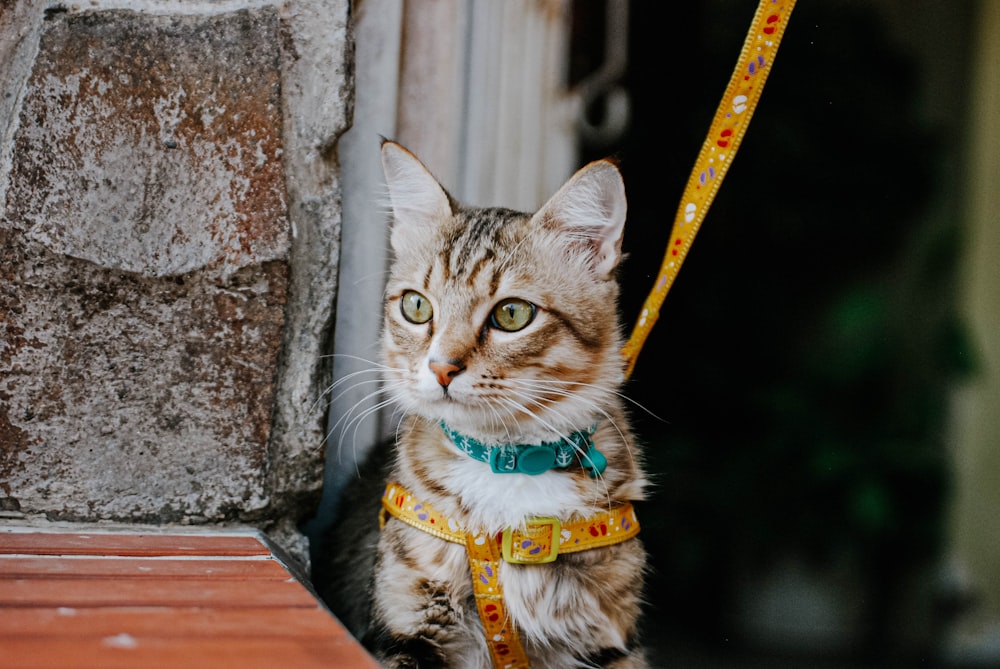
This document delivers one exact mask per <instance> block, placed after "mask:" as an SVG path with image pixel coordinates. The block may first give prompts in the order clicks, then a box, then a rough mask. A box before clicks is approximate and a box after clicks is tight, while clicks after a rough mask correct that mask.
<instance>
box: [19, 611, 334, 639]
mask: <svg viewBox="0 0 1000 669" xmlns="http://www.w3.org/2000/svg"><path fill="white" fill-rule="evenodd" d="M118 634H129V635H131V636H135V637H150V638H164V639H175V638H183V637H223V636H229V637H267V636H281V637H288V638H291V637H296V638H302V637H338V636H344V637H346V636H347V634H348V632H347V630H346V629H344V627H343V625H341V624H340V622H339V621H338V620H337V619H336V618H334V617H333V616H332V615H331V614H330V613H329V612H328V611H326V610H325V609H321V608H319V607H318V606H317V607H316V608H313V609H307V608H295V609H288V608H274V607H271V608H246V609H220V608H168V607H148V608H140V607H123V608H78V609H73V608H67V607H58V608H56V607H45V608H8V609H0V649H2V648H3V647H4V646H5V644H6V642H7V640H8V639H10V638H14V639H24V638H27V637H29V636H30V637H47V638H57V637H58V638H64V637H85V636H90V637H96V638H103V637H111V636H115V635H118ZM43 643H44V642H43Z"/></svg>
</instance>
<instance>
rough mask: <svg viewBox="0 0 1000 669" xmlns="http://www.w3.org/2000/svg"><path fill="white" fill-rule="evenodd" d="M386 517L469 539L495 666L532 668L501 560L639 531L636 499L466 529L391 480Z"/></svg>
mask: <svg viewBox="0 0 1000 669" xmlns="http://www.w3.org/2000/svg"><path fill="white" fill-rule="evenodd" d="M382 509H383V513H382V515H381V522H382V523H383V524H384V523H385V521H386V514H390V515H392V516H393V517H395V518H398V519H399V520H401V521H403V522H404V523H406V524H407V525H411V526H412V527H415V528H417V529H419V530H422V531H424V532H427V533H428V534H431V535H433V536H435V537H437V538H439V539H444V540H445V541H450V542H452V543H456V544H461V545H464V546H465V548H466V551H467V552H468V556H469V569H470V572H471V575H472V589H473V592H474V594H475V598H476V608H477V609H478V611H479V619H480V620H481V621H482V623H483V630H484V632H485V636H486V643H487V645H488V646H489V649H490V655H491V656H492V658H493V666H494V667H497V668H498V669H499V668H501V667H502V668H503V669H527V668H528V666H529V665H528V657H527V654H526V653H525V651H524V646H523V645H522V644H521V639H520V637H519V635H518V633H517V628H516V627H515V626H514V623H513V621H512V620H511V619H510V616H509V615H508V613H507V609H506V606H505V605H504V600H503V587H502V586H501V584H500V579H499V575H500V570H501V569H503V566H502V564H501V563H503V562H507V563H509V564H519V565H530V564H544V563H547V562H552V561H554V560H555V559H556V558H557V557H558V556H559V555H560V554H561V553H575V552H578V551H585V550H590V549H593V548H600V547H602V546H610V545H612V544H617V543H621V542H623V541H628V540H629V539H631V538H633V537H634V536H635V535H637V534H638V533H639V521H638V520H637V519H636V517H635V510H634V509H633V508H632V505H631V504H629V503H625V504H622V505H619V506H616V507H613V508H611V509H608V510H603V511H600V512H598V513H596V514H594V515H593V516H590V517H588V518H585V519H583V520H576V521H570V522H561V521H560V520H559V519H557V518H551V517H540V518H532V519H530V520H529V521H528V522H527V524H526V526H525V527H524V528H507V529H506V530H504V531H503V532H501V533H500V534H498V535H496V536H487V535H485V534H483V533H481V532H475V531H467V530H466V529H464V528H462V527H460V526H459V525H458V524H457V523H456V522H455V521H454V520H452V519H450V518H448V517H446V516H444V515H443V514H442V513H441V512H439V511H438V510H437V509H435V508H433V507H432V506H430V505H429V504H425V503H423V502H421V501H420V500H418V499H417V498H416V497H414V496H413V494H412V493H411V492H410V491H409V490H407V489H406V488H404V487H403V486H401V485H399V484H398V483H390V484H389V485H387V486H386V488H385V493H384V494H383V495H382Z"/></svg>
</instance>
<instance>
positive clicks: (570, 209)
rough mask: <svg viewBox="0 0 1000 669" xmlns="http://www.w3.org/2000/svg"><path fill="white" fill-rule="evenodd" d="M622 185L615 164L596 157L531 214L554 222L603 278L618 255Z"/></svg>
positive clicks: (623, 210)
mask: <svg viewBox="0 0 1000 669" xmlns="http://www.w3.org/2000/svg"><path fill="white" fill-rule="evenodd" d="M626 211H627V205H626V202H625V184H624V182H623V181H622V175H621V172H619V171H618V166H617V165H615V164H614V163H612V162H611V161H610V160H598V161H595V162H592V163H590V164H589V165H586V166H585V167H583V168H581V169H580V170H579V171H578V172H577V173H576V174H574V175H573V176H572V178H570V180H569V181H567V182H566V184H565V185H564V186H563V187H562V188H560V189H559V191H558V192H557V193H556V194H555V195H553V196H552V197H551V198H550V199H549V201H548V202H546V203H545V205H544V206H543V207H542V208H541V209H540V210H538V213H537V214H535V220H536V222H539V223H542V224H545V225H554V226H556V227H557V228H558V229H559V230H560V231H561V232H564V233H565V234H566V235H568V236H569V238H570V241H571V243H572V244H573V245H574V246H580V247H582V248H583V249H584V251H585V252H586V253H587V254H589V256H590V264H591V267H592V268H593V270H594V273H595V274H597V275H598V276H600V277H602V278H605V277H607V276H608V275H610V274H611V273H612V271H614V269H615V267H617V266H618V262H619V261H620V260H621V256H622V231H623V229H624V227H625V214H626Z"/></svg>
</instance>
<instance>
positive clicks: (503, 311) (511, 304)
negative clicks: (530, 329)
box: [490, 297, 535, 332]
mask: <svg viewBox="0 0 1000 669" xmlns="http://www.w3.org/2000/svg"><path fill="white" fill-rule="evenodd" d="M534 318H535V305H533V304H532V303H531V302H526V301H524V300H521V299H518V298H516V297H512V298H509V299H506V300H503V301H502V302H500V303H499V304H497V305H496V306H495V307H493V313H492V314H490V325H492V326H493V327H495V328H498V329H500V330H506V331H507V332H517V331H518V330H523V329H524V328H525V327H527V325H528V323H530V322H531V321H532V320H533V319H534Z"/></svg>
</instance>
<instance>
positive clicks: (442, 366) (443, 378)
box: [427, 360, 465, 388]
mask: <svg viewBox="0 0 1000 669" xmlns="http://www.w3.org/2000/svg"><path fill="white" fill-rule="evenodd" d="M455 362H457V361H451V362H435V361H433V360H432V361H431V362H428V363H427V366H428V367H430V368H431V371H432V372H434V373H435V374H436V375H437V380H438V383H440V384H441V387H442V388H447V387H448V384H449V383H451V380H452V379H453V378H455V377H456V376H458V375H459V374H461V373H462V372H463V371H464V370H465V367H464V366H462V365H456V364H455Z"/></svg>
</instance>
